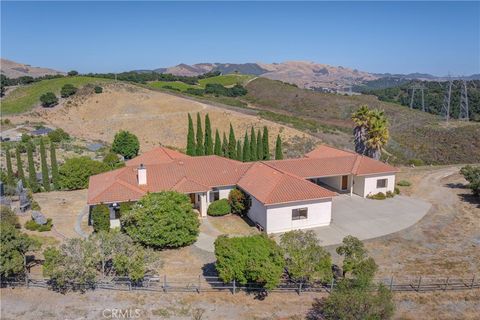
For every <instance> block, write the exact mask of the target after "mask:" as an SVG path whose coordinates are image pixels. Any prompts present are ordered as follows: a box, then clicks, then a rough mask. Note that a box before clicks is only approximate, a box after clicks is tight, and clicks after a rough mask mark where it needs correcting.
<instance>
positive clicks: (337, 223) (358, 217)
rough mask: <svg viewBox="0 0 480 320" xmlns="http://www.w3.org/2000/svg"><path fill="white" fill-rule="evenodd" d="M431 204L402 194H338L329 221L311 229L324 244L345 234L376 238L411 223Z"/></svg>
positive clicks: (333, 243)
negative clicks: (378, 197) (380, 196)
mask: <svg viewBox="0 0 480 320" xmlns="http://www.w3.org/2000/svg"><path fill="white" fill-rule="evenodd" d="M431 206H432V205H431V204H430V203H429V202H426V201H423V200H420V199H415V198H410V197H405V196H395V197H394V198H390V199H385V200H371V199H364V198H362V197H359V196H356V195H353V196H347V195H340V196H338V197H335V198H334V199H333V204H332V223H331V224H330V225H329V226H326V227H319V228H314V229H312V230H314V231H315V232H316V234H317V236H318V238H319V239H320V241H321V245H323V246H329V245H336V244H339V243H341V242H342V239H343V238H344V237H345V236H347V235H352V236H355V237H357V238H359V239H360V240H366V239H371V238H377V237H380V236H384V235H387V234H390V233H394V232H397V231H400V230H403V229H405V228H408V227H410V226H412V225H414V224H415V223H417V222H418V221H419V220H420V219H422V218H423V216H425V214H426V213H427V212H428V210H430V207H431Z"/></svg>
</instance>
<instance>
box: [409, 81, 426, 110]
mask: <svg viewBox="0 0 480 320" xmlns="http://www.w3.org/2000/svg"><path fill="white" fill-rule="evenodd" d="M410 89H411V90H412V95H411V96H410V109H413V106H414V105H413V102H414V99H415V91H416V90H420V94H421V96H422V111H423V112H425V86H424V85H423V84H413V85H412V86H411V87H410Z"/></svg>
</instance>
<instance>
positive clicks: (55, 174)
mask: <svg viewBox="0 0 480 320" xmlns="http://www.w3.org/2000/svg"><path fill="white" fill-rule="evenodd" d="M26 148H27V162H28V179H27V178H26V176H25V172H24V170H23V161H22V157H21V150H20V149H21V146H20V145H17V146H16V148H15V158H16V164H17V172H16V174H15V173H14V172H13V166H12V155H11V151H10V149H7V150H6V157H5V158H6V167H7V168H6V169H7V173H6V183H7V185H10V186H13V185H15V183H16V181H17V179H19V180H22V182H23V185H24V186H28V187H29V188H30V189H31V190H32V192H39V191H41V190H42V187H43V190H45V191H50V190H51V189H52V183H53V189H55V190H58V189H60V175H59V169H58V163H57V156H56V151H55V144H54V143H53V142H50V170H49V167H48V163H47V153H46V149H45V143H44V139H40V164H41V172H42V183H41V184H39V183H38V181H37V172H36V169H35V162H34V152H35V147H34V145H33V143H32V142H31V141H28V142H27V143H26ZM50 173H51V179H50Z"/></svg>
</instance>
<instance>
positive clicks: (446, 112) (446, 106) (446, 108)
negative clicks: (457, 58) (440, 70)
mask: <svg viewBox="0 0 480 320" xmlns="http://www.w3.org/2000/svg"><path fill="white" fill-rule="evenodd" d="M447 88H448V89H447V91H446V92H445V96H444V97H443V106H442V114H443V116H444V117H445V120H446V121H447V122H448V120H449V119H450V101H451V99H452V78H451V77H450V75H448V86H447Z"/></svg>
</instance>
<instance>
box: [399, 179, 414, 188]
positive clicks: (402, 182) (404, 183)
mask: <svg viewBox="0 0 480 320" xmlns="http://www.w3.org/2000/svg"><path fill="white" fill-rule="evenodd" d="M411 185H412V184H411V183H410V181H407V180H400V181H398V182H397V186H400V187H410V186H411Z"/></svg>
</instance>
